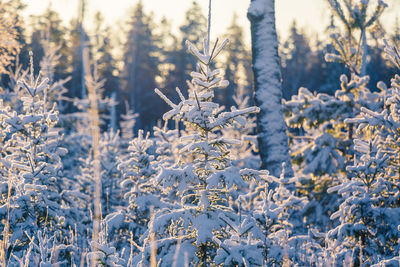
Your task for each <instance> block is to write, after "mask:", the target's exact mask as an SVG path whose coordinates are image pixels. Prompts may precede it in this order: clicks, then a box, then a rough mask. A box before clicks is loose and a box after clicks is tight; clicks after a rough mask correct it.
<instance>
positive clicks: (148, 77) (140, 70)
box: [1, 0, 400, 130]
mask: <svg viewBox="0 0 400 267" xmlns="http://www.w3.org/2000/svg"><path fill="white" fill-rule="evenodd" d="M13 6H14V12H15V13H16V15H17V16H18V17H19V21H20V24H19V25H18V27H17V30H18V31H19V39H18V41H19V42H20V44H21V51H20V55H19V58H18V59H17V60H18V62H19V64H20V65H21V66H22V67H23V68H26V67H27V66H28V63H29V56H28V52H29V51H33V53H34V65H35V66H34V67H35V70H36V71H38V70H39V69H40V67H39V63H40V61H41V58H42V57H43V55H44V53H45V51H44V49H45V47H46V46H45V44H44V43H45V42H44V40H46V41H47V42H50V43H51V44H52V45H53V46H55V47H57V49H58V53H59V56H60V59H59V64H58V65H57V66H56V67H55V73H54V77H53V79H54V80H60V79H68V82H67V83H66V85H65V87H66V88H67V89H68V92H67V94H66V96H65V103H63V108H61V107H60V109H61V111H62V112H65V113H68V112H73V111H75V107H74V105H73V102H74V101H73V99H76V98H84V97H85V94H84V90H82V88H84V86H83V85H82V83H83V81H84V79H83V77H82V73H83V71H82V68H83V62H82V58H83V56H82V46H83V47H86V48H87V49H88V50H89V54H90V59H91V60H92V62H91V63H92V64H93V65H94V66H95V69H96V72H97V75H98V76H99V77H100V78H101V79H105V83H104V92H103V94H104V96H105V97H106V96H108V97H114V98H115V99H116V101H117V102H118V106H117V110H116V111H117V112H114V114H116V115H115V116H116V117H117V118H116V119H117V122H119V121H120V118H121V115H123V114H125V113H126V112H128V110H133V111H134V112H135V113H137V114H139V116H138V118H137V121H136V125H135V130H137V129H144V130H151V129H152V128H153V126H155V125H157V123H158V121H159V120H160V119H161V116H162V114H163V113H164V112H165V111H166V110H167V106H166V104H165V103H164V101H162V100H161V99H160V98H159V97H158V96H157V95H156V94H155V93H154V88H156V87H158V88H163V91H164V92H166V95H167V96H168V97H169V98H170V99H172V100H173V99H175V98H176V94H175V93H174V92H175V87H176V86H178V87H179V88H180V89H181V90H182V91H183V93H184V94H185V93H186V92H187V90H186V88H187V85H186V80H188V79H189V77H190V76H189V73H190V71H191V70H193V69H196V62H195V60H194V58H193V57H192V56H191V55H189V53H188V52H187V51H186V49H185V41H186V40H189V41H191V42H192V43H193V44H195V45H196V46H197V47H201V44H200V42H201V40H202V39H203V37H204V36H205V35H206V33H205V31H206V28H207V26H206V25H207V20H206V17H205V15H204V14H202V13H201V8H200V7H199V5H198V3H197V2H195V1H193V2H192V4H191V7H190V8H189V9H188V10H187V11H186V12H185V20H184V22H183V24H182V25H180V27H179V32H178V34H177V35H175V34H173V33H172V28H171V22H170V21H169V20H167V19H166V18H162V19H161V21H155V20H154V18H153V17H154V16H153V14H152V13H146V12H145V10H144V5H143V2H142V1H139V3H138V4H136V5H135V6H134V7H133V8H132V9H131V11H130V17H128V19H127V20H126V22H125V25H123V26H122V27H120V26H118V28H121V29H122V30H119V29H117V28H116V27H113V28H111V27H110V26H108V25H106V24H105V22H104V18H103V16H102V14H100V13H97V14H96V15H95V16H94V18H93V25H94V27H92V28H93V29H92V30H91V31H87V32H86V31H84V27H82V25H81V21H82V19H81V18H80V17H78V18H76V19H73V20H72V21H70V22H69V25H68V26H65V25H64V23H63V21H62V19H61V17H60V15H59V14H58V13H57V12H56V11H55V10H53V9H52V8H51V6H49V7H48V8H47V9H46V10H45V12H44V13H43V14H41V15H39V16H31V17H30V18H23V17H22V15H21V12H22V11H23V10H24V8H26V6H24V4H22V2H21V1H20V0H17V1H13ZM82 12H83V10H82ZM80 16H82V14H80ZM336 30H337V29H336V25H335V23H334V21H333V20H332V22H331V24H330V25H328V26H327V27H326V30H325V33H324V38H323V39H320V38H319V37H318V36H316V35H314V36H309V35H307V34H306V33H305V32H304V30H302V29H299V28H298V27H297V25H296V23H295V22H293V24H292V26H291V28H290V33H289V35H288V37H287V38H285V39H283V38H281V40H280V43H281V47H280V56H281V61H282V82H283V96H284V98H286V99H289V98H290V97H291V96H292V95H294V94H297V91H298V89H299V88H300V87H306V88H308V89H309V90H311V91H316V92H325V93H329V94H333V93H334V92H335V91H336V90H337V89H338V88H339V87H340V84H339V83H340V80H339V76H340V75H341V74H342V73H346V70H345V68H344V66H343V65H342V64H339V63H332V62H326V61H325V59H324V55H325V54H326V53H327V52H332V51H333V47H332V45H330V44H329V43H330V41H329V38H327V37H328V36H329V35H330V34H331V33H333V32H335V31H336ZM385 30H386V29H383V27H379V28H378V29H376V31H375V33H374V34H372V35H371V37H370V38H369V40H368V46H369V47H368V51H369V56H368V59H367V60H368V65H367V73H368V74H369V75H370V76H371V81H370V85H371V87H374V86H375V85H376V84H377V82H378V81H380V80H382V81H384V82H387V83H388V82H389V80H390V77H392V76H393V75H394V69H393V68H392V67H391V66H390V65H389V64H387V62H386V60H385V59H384V57H383V49H382V45H380V42H381V41H382V39H383V36H385V38H388V39H392V40H393V41H395V42H399V41H400V24H399V23H398V22H397V23H396V25H395V26H394V28H393V29H388V30H389V32H386V31H385ZM224 37H227V38H229V40H230V43H229V45H228V46H227V49H225V51H224V62H222V64H223V66H225V67H224V69H225V78H226V79H227V80H228V81H229V82H230V85H229V86H228V87H227V88H226V89H223V90H221V91H220V92H217V95H216V100H217V101H218V102H219V103H221V104H223V105H224V106H225V107H228V109H229V108H230V106H232V105H234V101H233V98H232V96H233V95H234V91H235V90H236V89H238V88H241V89H244V90H245V92H246V94H248V95H252V72H251V52H250V47H249V46H248V45H247V44H246V43H245V38H244V30H243V28H242V26H241V25H239V24H238V23H237V16H236V15H234V16H233V18H232V22H231V25H230V26H229V28H228V29H227V31H226V36H224ZM7 81H8V78H7V77H6V76H3V77H2V79H1V83H3V84H4V83H7ZM175 100H176V99H175Z"/></svg>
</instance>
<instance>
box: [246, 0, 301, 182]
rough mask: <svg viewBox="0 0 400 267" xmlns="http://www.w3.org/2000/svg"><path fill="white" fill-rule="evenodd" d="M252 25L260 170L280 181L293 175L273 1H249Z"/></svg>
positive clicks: (248, 14) (249, 15)
mask: <svg viewBox="0 0 400 267" xmlns="http://www.w3.org/2000/svg"><path fill="white" fill-rule="evenodd" d="M247 17H248V18H249V20H250V23H251V39H252V54H253V72H254V91H255V103H256V105H257V106H258V107H260V109H261V112H260V113H258V115H257V131H258V142H259V149H260V156H261V161H262V168H263V169H267V170H269V171H270V173H271V174H273V175H274V176H277V177H279V176H280V174H281V172H282V163H284V162H285V163H286V167H285V176H286V177H290V176H292V175H293V171H292V165H291V162H290V155H289V148H288V138H287V133H286V124H285V121H284V116H283V111H282V104H281V102H282V83H281V72H280V59H279V55H278V38H277V34H276V28H275V0H251V4H250V7H249V10H248V13H247Z"/></svg>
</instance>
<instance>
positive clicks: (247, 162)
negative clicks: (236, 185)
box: [221, 86, 260, 168]
mask: <svg viewBox="0 0 400 267" xmlns="http://www.w3.org/2000/svg"><path fill="white" fill-rule="evenodd" d="M233 101H234V103H235V105H236V108H237V109H239V110H240V109H244V108H247V107H248V106H249V101H250V97H249V96H246V95H245V90H244V87H242V86H241V87H239V88H237V89H236V94H235V95H234V96H233ZM232 109H235V108H234V107H232ZM238 119H239V118H238ZM256 127H257V123H256V117H255V116H246V117H245V116H243V117H242V122H241V123H240V124H239V123H234V124H232V125H228V126H227V127H225V128H223V129H221V131H222V135H223V136H224V137H227V138H231V139H235V140H241V141H242V145H240V146H232V147H231V149H230V155H231V157H233V161H232V164H234V165H235V166H239V167H242V168H243V167H248V168H258V167H259V164H258V162H259V160H260V156H259V155H258V154H256V153H257V152H258V142H257V136H256V135H254V134H255V131H256Z"/></svg>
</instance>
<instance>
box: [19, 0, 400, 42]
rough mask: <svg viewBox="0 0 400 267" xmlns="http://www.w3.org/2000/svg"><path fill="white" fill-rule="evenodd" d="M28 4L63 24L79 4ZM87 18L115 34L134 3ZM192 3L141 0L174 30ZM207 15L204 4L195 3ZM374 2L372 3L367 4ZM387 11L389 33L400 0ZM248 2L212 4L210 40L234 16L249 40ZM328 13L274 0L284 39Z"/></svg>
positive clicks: (43, 0)
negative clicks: (48, 12) (57, 15)
mask: <svg viewBox="0 0 400 267" xmlns="http://www.w3.org/2000/svg"><path fill="white" fill-rule="evenodd" d="M24 2H25V3H26V4H28V7H27V10H26V12H25V13H26V15H30V14H34V15H39V14H41V13H42V12H43V11H44V10H45V9H46V7H47V6H48V4H49V3H51V5H52V7H53V8H54V9H55V10H57V11H58V12H59V13H60V14H61V15H62V18H63V19H64V20H65V23H66V24H67V23H68V22H69V20H70V19H71V18H73V17H75V16H76V15H77V13H78V2H79V0H24ZM86 2H87V10H88V14H87V16H86V18H87V24H88V25H89V26H90V21H91V20H92V18H93V14H94V13H95V12H96V11H98V10H99V11H101V13H102V14H103V15H104V17H105V19H106V23H107V24H109V25H111V26H112V27H113V29H114V30H118V23H121V22H125V21H126V19H127V18H128V14H129V13H128V12H129V10H130V7H132V6H134V5H135V4H136V3H137V2H138V0H86ZM191 2H192V0H143V4H144V7H145V9H146V11H147V12H150V11H153V12H154V15H155V19H156V21H159V20H160V19H161V17H162V16H166V17H167V18H168V19H170V20H172V25H173V27H174V28H175V31H177V30H176V29H177V27H178V26H179V25H180V24H181V23H182V22H183V20H184V13H185V11H186V10H187V9H188V8H189V6H190V4H191ZM197 2H198V3H200V5H201V6H202V7H203V13H204V14H207V9H208V0H198V1H197ZM371 2H374V1H371ZM386 2H387V3H389V5H390V7H389V8H388V9H387V10H386V12H385V14H384V19H383V21H384V23H385V24H386V25H387V27H388V29H389V30H391V29H392V28H393V27H392V25H393V23H394V20H395V17H396V15H397V14H400V0H386ZM249 3H250V0H213V4H212V30H211V32H212V37H213V38H216V37H217V36H221V35H223V34H224V32H225V29H226V28H227V27H228V26H229V25H230V23H231V21H232V15H233V13H234V12H236V13H237V14H238V17H239V23H240V24H241V25H242V26H243V28H244V29H245V30H246V40H247V41H249V40H250V33H249V27H250V25H249V22H248V20H247V18H246V12H247V8H248V6H249ZM329 17H330V10H329V8H328V6H327V4H326V0H276V19H277V29H278V32H279V33H280V34H281V35H283V36H286V35H287V32H288V29H289V27H290V25H291V23H292V21H293V20H296V21H297V25H298V26H299V27H301V28H304V29H305V30H306V32H307V33H309V34H312V33H314V32H317V33H318V32H321V31H322V30H323V29H324V28H325V27H326V26H327V24H328V23H329Z"/></svg>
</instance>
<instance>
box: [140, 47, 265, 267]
mask: <svg viewBox="0 0 400 267" xmlns="http://www.w3.org/2000/svg"><path fill="white" fill-rule="evenodd" d="M218 43H219V42H218V40H217V41H216V42H215V44H214V46H213V47H212V49H211V50H210V49H209V47H208V44H207V41H205V42H204V53H201V52H200V51H198V50H197V49H196V48H195V47H194V46H193V45H192V44H191V43H190V42H187V45H188V49H189V51H190V52H191V53H192V54H193V55H194V56H195V57H196V58H197V60H198V61H199V63H198V68H197V69H198V71H196V72H195V71H194V72H192V73H191V76H192V81H191V83H189V84H190V88H189V98H188V99H186V98H185V97H184V96H183V95H182V93H181V91H180V90H179V89H178V88H177V93H178V95H179V97H180V99H181V102H180V103H179V104H174V103H172V102H171V101H170V100H169V99H168V98H167V97H166V96H165V95H164V94H163V93H161V92H160V91H159V90H158V89H156V92H157V94H159V95H160V96H161V97H162V98H163V99H164V100H165V101H166V102H167V104H168V105H169V106H170V107H171V110H170V111H168V112H167V113H165V114H164V116H163V118H164V120H168V119H179V120H181V121H183V122H184V123H185V126H186V128H190V130H188V131H186V132H185V134H184V135H183V136H182V137H181V142H182V143H183V144H184V146H183V148H182V149H181V150H180V154H181V157H182V158H181V159H180V160H179V161H178V162H179V163H180V165H177V164H174V165H172V166H170V167H163V168H162V169H161V171H160V172H159V174H158V176H157V177H155V179H154V183H155V184H158V185H160V186H161V187H162V188H163V189H164V190H165V191H166V192H169V191H171V190H173V191H174V192H175V193H176V194H177V195H178V197H179V198H180V203H178V204H177V205H175V208H174V209H170V208H164V209H161V210H159V211H156V212H155V214H154V215H153V216H152V218H151V221H150V224H151V225H152V227H151V228H152V232H153V233H154V236H153V238H151V236H152V235H151V233H150V230H148V231H147V232H146V234H145V235H144V237H143V238H142V239H141V240H142V241H143V242H144V245H143V249H142V252H141V253H140V254H139V255H138V256H137V257H136V262H137V263H138V264H143V265H147V264H148V263H149V262H150V256H151V251H152V250H151V248H152V247H154V245H155V247H156V252H157V255H156V257H157V260H159V261H160V264H161V265H162V266H171V265H172V264H173V261H174V254H175V252H176V251H177V249H178V241H179V251H178V252H177V253H178V258H184V255H187V258H188V262H191V263H192V264H203V265H207V264H211V263H212V262H214V258H215V256H216V253H217V249H218V247H219V244H223V242H224V241H225V239H226V238H227V236H226V234H224V233H223V230H224V229H225V228H227V227H228V225H227V223H226V222H225V221H224V220H223V219H221V216H223V215H224V216H225V217H228V218H230V219H231V220H234V221H239V219H238V217H239V216H238V214H236V213H235V212H233V211H232V210H231V209H230V208H229V206H228V198H229V193H228V189H230V188H235V187H245V184H246V180H247V179H256V180H262V179H261V176H264V175H266V174H267V172H266V171H255V170H250V169H242V170H241V169H239V168H237V167H234V166H232V164H231V160H230V158H229V147H230V146H231V145H232V144H237V143H239V141H237V140H233V139H227V138H225V137H223V136H221V133H220V131H219V130H220V129H222V128H224V127H225V126H226V125H228V124H232V123H233V121H235V120H236V119H238V120H237V122H239V123H241V122H242V121H243V120H241V119H240V117H241V116H244V115H246V114H248V113H252V112H257V111H258V108H257V107H250V108H246V109H242V110H236V109H233V110H232V111H230V112H221V111H220V108H219V105H218V104H216V103H214V102H212V99H213V96H214V90H215V89H218V88H221V87H224V86H226V85H227V81H224V80H223V79H222V78H221V77H220V76H219V74H220V71H219V70H212V69H211V64H212V61H213V60H214V58H215V57H216V56H217V55H218V54H219V52H220V51H221V50H222V49H223V47H224V46H225V45H226V43H227V40H225V41H223V42H222V43H221V44H220V45H219V44H218ZM221 214H223V215H221ZM214 238H218V240H219V241H217V242H215V241H214ZM240 244H241V245H245V244H243V243H240ZM242 256H244V255H242ZM236 264H243V262H242V261H241V262H238V263H236Z"/></svg>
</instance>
